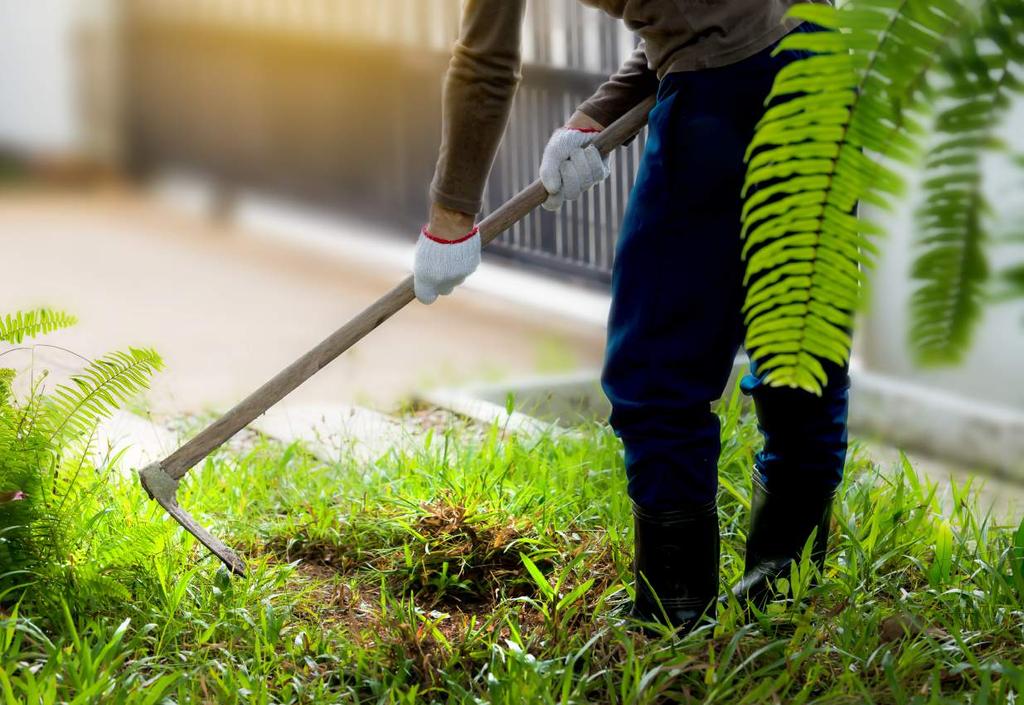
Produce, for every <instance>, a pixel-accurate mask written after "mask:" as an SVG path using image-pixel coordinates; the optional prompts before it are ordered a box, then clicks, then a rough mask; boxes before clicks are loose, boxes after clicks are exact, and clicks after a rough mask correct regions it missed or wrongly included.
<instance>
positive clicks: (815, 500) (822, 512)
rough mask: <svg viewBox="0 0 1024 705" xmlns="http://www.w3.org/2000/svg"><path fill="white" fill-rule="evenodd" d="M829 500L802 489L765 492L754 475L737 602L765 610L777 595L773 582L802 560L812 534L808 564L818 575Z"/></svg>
mask: <svg viewBox="0 0 1024 705" xmlns="http://www.w3.org/2000/svg"><path fill="white" fill-rule="evenodd" d="M833 497H835V491H831V492H824V491H819V492H813V491H808V490H806V489H803V488H801V489H795V488H794V489H793V490H791V491H787V492H780V491H775V492H768V490H767V488H765V486H764V484H763V483H762V482H761V475H760V473H759V472H757V471H756V470H755V471H754V479H753V491H752V493H751V497H750V531H749V533H748V534H747V555H746V560H745V568H744V571H743V578H742V579H741V580H740V581H739V582H738V583H737V584H736V585H735V586H733V589H732V593H733V594H734V595H735V596H736V597H737V598H738V599H739V600H740V601H741V602H744V601H746V603H747V604H748V605H753V606H756V607H757V608H758V609H762V610H763V609H764V608H765V606H766V605H767V604H768V601H769V600H770V599H771V597H772V595H773V594H774V593H775V587H774V583H775V581H776V580H778V579H779V578H788V577H789V575H790V566H791V565H792V563H793V561H794V560H799V559H800V555H801V554H802V553H803V550H804V544H806V543H807V537H808V536H810V535H811V532H812V531H814V530H815V529H817V533H816V534H815V537H814V544H813V545H812V546H811V560H812V561H814V563H815V564H817V566H818V570H822V569H823V568H824V565H825V554H826V553H827V552H828V534H829V525H830V523H831V519H832V499H833Z"/></svg>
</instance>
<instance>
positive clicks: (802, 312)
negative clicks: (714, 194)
mask: <svg viewBox="0 0 1024 705" xmlns="http://www.w3.org/2000/svg"><path fill="white" fill-rule="evenodd" d="M790 14H791V15H792V16H795V17H799V18H802V19H806V20H809V21H812V22H815V23H817V24H819V25H821V26H823V27H826V28H829V29H833V30H840V31H830V32H813V33H796V34H791V35H789V36H788V37H786V38H785V39H784V40H783V41H782V43H781V45H780V49H781V50H803V51H810V52H813V53H814V55H813V56H811V57H808V58H805V59H801V60H799V61H795V62H793V63H791V64H789V65H787V66H786V67H785V68H784V69H783V70H782V71H780V72H779V74H778V76H777V77H776V79H775V83H774V85H773V88H772V92H771V95H770V96H769V99H768V100H769V104H770V105H771V107H769V108H768V110H767V111H766V112H765V115H764V116H763V118H762V119H761V121H760V122H759V124H758V126H757V131H756V134H755V136H754V138H753V140H752V141H751V144H750V147H749V150H748V152H747V162H748V163H747V177H746V181H745V184H744V189H743V194H744V207H743V213H742V215H743V231H742V232H743V237H744V249H743V254H744V257H745V258H746V263H747V264H746V278H745V283H746V286H747V299H746V303H745V306H744V315H745V321H746V325H747V338H746V347H747V351H748V352H749V353H750V355H751V357H752V358H754V359H756V360H757V361H758V366H759V368H760V369H762V370H764V371H765V372H766V373H767V374H766V380H767V381H768V383H770V384H773V385H778V386H789V387H798V388H802V389H805V390H807V391H810V392H813V393H816V394H820V393H821V391H822V388H823V385H824V384H825V383H826V382H827V374H826V371H825V366H824V365H823V361H829V362H832V363H835V364H837V365H843V364H845V363H846V362H848V360H849V355H850V346H851V343H852V340H851V337H850V330H851V328H852V326H853V313H854V311H855V310H856V309H857V307H858V306H859V305H860V303H861V301H862V298H863V294H862V292H863V289H864V286H863V285H864V270H865V269H866V268H867V267H869V266H870V265H871V264H872V261H873V255H874V253H875V252H876V248H875V247H874V245H873V243H872V242H871V241H870V239H869V238H870V237H871V236H873V235H875V234H877V233H878V232H879V231H880V228H878V227H877V226H876V225H873V224H871V223H864V222H860V221H859V220H858V219H857V218H856V217H855V215H854V214H855V211H856V209H857V204H858V203H862V202H867V203H874V204H877V205H879V206H882V207H887V206H888V205H889V204H890V203H891V202H892V201H893V200H894V199H895V198H896V197H897V196H899V195H900V194H901V193H902V190H903V182H902V179H901V178H900V177H899V175H898V174H897V173H896V172H895V170H893V169H892V168H891V167H890V166H889V165H887V164H886V163H885V162H883V161H882V160H881V159H879V158H877V157H876V156H874V155H875V154H878V155H884V156H885V158H886V159H888V160H892V161H897V162H898V161H909V160H910V159H911V158H913V157H914V156H915V155H916V154H917V153H918V152H919V142H920V139H921V137H920V135H921V133H922V127H921V125H920V123H919V121H918V120H917V119H916V117H915V116H914V114H913V112H912V111H911V110H910V108H911V107H912V106H913V105H914V104H915V100H916V99H917V98H918V96H919V95H921V94H922V92H923V91H925V90H926V89H927V87H928V84H927V82H926V80H925V78H926V76H927V74H928V72H929V71H930V69H931V68H932V66H933V65H934V62H935V57H936V55H937V52H938V50H939V49H940V48H941V47H943V46H945V45H946V44H947V43H949V42H950V41H951V37H953V36H955V34H956V32H957V30H958V28H959V27H960V26H961V25H962V21H963V18H964V16H965V15H966V10H965V8H964V6H963V5H962V4H961V3H960V2H958V0H938V1H937V2H925V1H924V0H851V2H848V3H845V4H844V5H843V6H842V7H841V8H838V9H837V8H833V7H830V6H827V5H819V4H798V5H795V6H794V7H793V8H792V9H791V10H790ZM780 99H785V100H784V101H781V100H780Z"/></svg>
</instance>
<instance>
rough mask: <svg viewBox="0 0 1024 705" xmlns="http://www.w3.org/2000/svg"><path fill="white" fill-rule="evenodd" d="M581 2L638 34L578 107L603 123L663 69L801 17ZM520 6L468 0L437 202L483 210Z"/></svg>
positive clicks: (782, 5)
mask: <svg viewBox="0 0 1024 705" xmlns="http://www.w3.org/2000/svg"><path fill="white" fill-rule="evenodd" d="M580 1H581V2H582V3H583V4H584V5H590V6H592V7H597V8H600V9H601V10H604V11H605V12H606V13H608V14H609V15H611V16H612V17H616V18H619V19H622V20H623V21H624V22H625V23H626V26H627V27H629V28H630V29H631V30H633V31H634V32H636V33H637V34H638V35H639V36H640V38H641V43H640V45H639V47H638V48H637V50H636V51H635V52H634V53H633V55H632V56H630V57H629V59H627V60H626V62H625V63H624V64H623V65H622V68H620V69H619V71H618V72H617V73H616V74H615V75H614V76H612V77H611V78H610V79H609V80H608V81H607V82H606V83H605V84H604V85H602V86H601V87H600V88H599V89H598V90H597V92H596V93H595V94H594V95H593V96H591V97H590V98H589V99H588V100H587V101H586V102H584V103H583V104H582V105H581V106H580V110H581V111H583V112H584V113H586V114H587V115H589V116H590V117H592V118H593V119H595V120H597V121H598V122H599V123H601V124H602V125H608V124H610V123H611V122H614V121H615V119H616V118H618V117H619V116H621V115H622V114H623V113H625V112H626V111H627V110H629V108H631V107H632V106H633V105H635V104H636V103H638V102H639V101H640V100H642V99H643V98H644V97H646V96H647V95H649V94H650V93H653V92H654V91H655V90H656V89H657V86H658V81H659V80H660V79H661V78H662V77H664V76H665V75H666V74H668V73H672V72H675V71H696V70H699V69H705V68H712V67H716V66H724V65H726V64H731V63H734V62H737V61H741V60H743V59H746V58H748V57H750V56H753V55H754V54H756V53H757V52H759V51H761V50H762V49H764V48H766V47H768V46H770V45H771V44H772V43H774V42H775V41H777V40H778V39H780V38H781V37H782V36H783V35H785V34H786V33H787V32H789V31H790V30H792V29H793V28H794V27H796V26H797V25H798V24H799V22H798V21H795V20H784V19H783V16H784V15H785V14H786V11H787V10H788V9H789V7H790V6H791V5H793V4H795V3H796V2H798V1H799V0H580ZM812 1H815V2H826V1H827V0H812ZM525 7H526V0H466V4H465V9H464V11H463V17H462V32H461V35H460V38H459V41H458V42H457V43H456V45H455V50H454V54H453V56H452V61H451V64H450V66H449V69H448V76H447V78H446V80H445V87H444V129H443V136H442V143H441V154H440V157H439V159H438V163H437V170H436V172H435V174H434V181H433V183H432V184H431V197H432V198H433V200H434V202H435V203H437V204H439V205H441V206H444V207H446V208H450V209H453V210H458V211H463V212H465V213H477V212H478V211H479V210H480V207H481V205H482V204H481V198H482V195H483V189H484V184H485V182H486V180H487V176H488V174H489V173H490V171H491V166H492V164H493V162H494V156H495V153H496V152H497V149H498V143H499V142H500V140H501V136H502V134H503V133H504V131H505V126H506V124H507V122H508V116H509V111H510V109H511V106H512V98H513V97H514V96H515V91H516V87H517V85H518V83H519V78H520V75H519V67H520V54H519V46H520V38H521V30H522V22H523V13H524V10H525Z"/></svg>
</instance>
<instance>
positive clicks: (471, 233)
mask: <svg viewBox="0 0 1024 705" xmlns="http://www.w3.org/2000/svg"><path fill="white" fill-rule="evenodd" d="M420 232H421V233H422V234H423V237H425V238H427V239H428V240H433V241H434V242H437V243H440V244H442V245H458V244H459V243H460V242H466V241H467V240H472V239H473V238H474V237H476V235H477V233H479V232H480V228H478V227H477V228H473V229H472V230H470V231H469V234H468V235H465V236H463V237H460V238H459V239H458V240H445V239H444V238H440V237H437V236H436V235H431V234H430V231H429V230H427V226H426V225H424V226H423V230H421V231H420Z"/></svg>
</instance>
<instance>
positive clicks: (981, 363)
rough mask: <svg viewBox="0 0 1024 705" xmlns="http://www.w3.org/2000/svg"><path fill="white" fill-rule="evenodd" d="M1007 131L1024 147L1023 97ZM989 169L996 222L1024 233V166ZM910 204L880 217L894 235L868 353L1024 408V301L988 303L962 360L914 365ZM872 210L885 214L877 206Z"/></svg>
mask: <svg viewBox="0 0 1024 705" xmlns="http://www.w3.org/2000/svg"><path fill="white" fill-rule="evenodd" d="M1003 137H1004V139H1005V141H1006V143H1007V145H1008V147H1009V149H1008V150H1007V151H1012V152H1015V153H1017V154H1022V153H1024V101H1017V103H1016V104H1015V105H1014V108H1013V110H1012V112H1011V113H1010V115H1009V116H1008V119H1007V121H1006V124H1005V126H1004V130H1003ZM984 173H985V180H986V192H987V195H988V197H989V200H990V202H991V205H992V207H993V210H994V211H995V213H994V215H995V219H996V221H997V222H999V223H1001V224H1002V225H1003V226H1004V227H1006V226H1011V227H1013V226H1015V227H1017V228H1018V232H1024V227H1022V226H1021V224H1022V223H1024V169H1021V168H1020V166H1016V165H1012V164H1011V163H1010V161H1009V159H1008V157H1007V155H1006V154H1001V155H996V156H994V157H993V158H991V159H989V160H988V161H987V162H986V164H985V172H984ZM912 208H913V206H912V205H910V206H906V207H904V206H901V208H900V211H899V212H898V213H895V214H891V215H885V216H882V217H880V220H881V221H882V222H885V223H886V224H887V225H888V227H889V231H890V240H889V241H887V242H884V243H882V245H883V251H884V253H885V257H884V258H883V259H882V260H881V261H880V262H879V266H878V269H877V271H876V272H875V275H874V285H873V292H872V302H871V307H870V311H869V315H868V317H867V320H866V321H865V323H864V324H863V325H862V327H861V340H860V341H859V350H860V352H861V356H862V359H863V360H864V362H865V364H866V365H867V366H869V367H870V368H871V369H873V370H877V371H879V372H885V373H888V374H894V375H897V376H900V377H904V378H907V379H909V380H912V381H917V382H922V383H924V384H927V385H929V386H931V387H933V388H936V389H939V390H947V391H952V392H956V393H959V394H963V395H965V396H967V397H970V398H973V399H977V400H981V401H992V402H997V403H1000V404H1004V405H1007V406H1011V407H1014V408H1017V409H1021V410H1024V303H1012V304H1002V305H996V306H989V307H988V308H987V309H986V313H985V317H984V320H983V321H982V323H981V325H980V326H979V327H978V330H977V335H976V337H975V342H974V347H973V349H972V350H971V353H970V355H969V356H968V358H967V360H966V362H965V364H964V365H963V366H962V367H957V368H943V369H929V370H921V369H917V368H916V367H915V366H914V364H913V362H912V360H911V357H910V355H909V353H908V349H907V344H906V335H907V334H906V331H907V318H908V312H907V305H908V299H909V297H910V294H911V291H912V290H913V287H912V284H911V282H910V280H909V272H910V266H911V261H912V260H911V251H910V242H909V240H910V237H911V233H912V226H911V223H912V212H911V211H912ZM866 215H868V217H870V218H876V217H879V216H878V214H877V213H866ZM1022 249H1024V248H1022V247H1021V246H1020V245H1017V246H1016V247H1014V248H1006V247H1004V248H1003V249H997V250H992V251H991V254H992V257H991V258H990V260H991V263H992V264H993V266H995V267H1005V266H1006V265H1007V264H1009V263H1010V261H1011V260H1010V259H1009V257H1011V256H1018V257H1019V256H1020V252H1021V250H1022Z"/></svg>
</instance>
